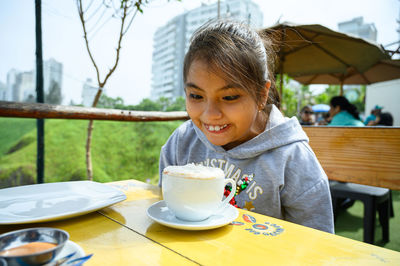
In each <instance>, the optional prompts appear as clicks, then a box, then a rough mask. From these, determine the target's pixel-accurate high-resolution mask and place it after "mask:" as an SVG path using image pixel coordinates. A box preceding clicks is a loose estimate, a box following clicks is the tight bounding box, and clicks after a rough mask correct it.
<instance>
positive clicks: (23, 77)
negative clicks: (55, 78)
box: [12, 71, 36, 102]
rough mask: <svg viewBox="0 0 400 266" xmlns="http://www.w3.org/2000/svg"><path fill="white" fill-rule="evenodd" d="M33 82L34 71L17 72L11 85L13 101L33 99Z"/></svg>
mask: <svg viewBox="0 0 400 266" xmlns="http://www.w3.org/2000/svg"><path fill="white" fill-rule="evenodd" d="M35 83H36V78H35V73H34V71H25V72H20V73H18V74H17V76H16V80H15V84H14V87H13V89H14V90H13V98H12V100H13V101H14V102H26V101H35V98H36V93H35Z"/></svg>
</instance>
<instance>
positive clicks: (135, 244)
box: [0, 180, 400, 266]
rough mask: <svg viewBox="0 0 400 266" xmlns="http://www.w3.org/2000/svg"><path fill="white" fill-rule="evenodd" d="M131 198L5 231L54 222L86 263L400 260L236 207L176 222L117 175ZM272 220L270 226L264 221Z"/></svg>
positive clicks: (146, 190)
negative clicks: (160, 217)
mask: <svg viewBox="0 0 400 266" xmlns="http://www.w3.org/2000/svg"><path fill="white" fill-rule="evenodd" d="M109 185H111V186H114V187H116V188H118V189H121V190H122V191H124V192H125V193H126V195H127V200H125V201H123V202H120V203H118V204H115V205H113V206H111V207H108V208H104V209H102V210H100V211H98V212H94V213H91V214H87V215H83V216H79V217H75V218H72V219H67V220H62V221H58V222H49V223H41V224H27V225H12V226H0V233H4V232H7V231H11V230H16V229H20V228H26V227H33V226H34V227H36V226H51V227H57V228H61V229H64V230H66V231H68V232H69V233H70V236H71V240H72V241H74V242H76V243H77V244H79V245H80V246H81V247H82V248H83V249H84V250H85V252H86V253H87V254H89V253H93V254H94V255H93V257H92V258H91V259H90V260H89V261H88V262H87V263H86V264H85V265H193V264H201V265H250V264H252V265H267V264H268V265H288V264H289V265H363V266H364V265H381V264H382V265H383V264H385V265H400V252H396V251H392V250H389V249H385V248H381V247H377V246H374V245H370V244H366V243H363V242H359V241H355V240H351V239H348V238H344V237H340V236H336V235H332V234H328V233H325V232H321V231H318V230H314V229H311V228H307V227H304V226H300V225H296V224H293V223H289V222H286V221H282V220H279V219H275V218H271V217H268V216H264V215H260V214H256V213H253V212H249V211H246V210H239V217H238V218H237V219H236V220H235V221H234V223H233V224H230V225H227V226H224V227H221V228H217V229H212V230H205V231H184V230H178V229H172V228H169V227H165V226H163V225H160V224H157V223H156V222H153V221H152V220H151V219H150V218H148V217H147V214H146V210H147V208H148V207H149V206H150V205H151V204H153V203H154V202H157V201H159V200H160V190H159V188H158V187H156V186H152V185H148V184H145V183H142V182H139V181H135V180H126V181H119V182H112V183H109ZM265 225H267V226H265Z"/></svg>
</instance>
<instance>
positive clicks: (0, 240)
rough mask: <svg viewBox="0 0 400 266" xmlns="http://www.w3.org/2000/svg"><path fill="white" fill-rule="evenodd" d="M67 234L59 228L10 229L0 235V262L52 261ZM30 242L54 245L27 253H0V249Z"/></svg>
mask: <svg viewBox="0 0 400 266" xmlns="http://www.w3.org/2000/svg"><path fill="white" fill-rule="evenodd" d="M68 239H69V234H68V233H67V232H65V231H64V230H61V229H56V228H49V227H38V228H28V229H22V230H17V231H12V232H9V233H5V234H2V235H0V262H1V261H5V262H6V263H7V264H6V265H8V266H11V265H41V264H44V263H48V262H50V261H52V260H53V259H54V258H55V257H56V256H57V255H58V254H59V253H60V251H61V250H62V249H63V247H64V245H65V243H66V242H67V241H68ZM32 242H47V243H52V244H55V245H56V246H55V247H52V248H49V249H46V250H43V251H39V252H35V253H30V254H28V255H14V256H10V255H1V252H2V251H5V250H8V249H11V248H14V247H18V246H22V245H24V244H28V243H32ZM0 265H1V264H0Z"/></svg>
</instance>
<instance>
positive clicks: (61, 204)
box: [0, 181, 126, 224]
mask: <svg viewBox="0 0 400 266" xmlns="http://www.w3.org/2000/svg"><path fill="white" fill-rule="evenodd" d="M125 199H126V195H125V194H124V193H123V192H122V191H120V190H118V189H116V188H114V187H112V186H109V185H106V184H102V183H97V182H93V181H70V182H57V183H44V184H35V185H28V186H19V187H12V188H5V189H0V224H25V223H36V222H47V221H54V220H60V219H65V218H70V217H74V216H78V215H82V214H86V213H89V212H93V211H96V210H99V209H102V208H104V207H107V206H110V205H112V204H115V203H117V202H120V201H123V200H125Z"/></svg>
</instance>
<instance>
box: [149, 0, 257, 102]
mask: <svg viewBox="0 0 400 266" xmlns="http://www.w3.org/2000/svg"><path fill="white" fill-rule="evenodd" d="M219 14H220V17H229V18H233V19H235V20H238V21H244V22H246V23H248V24H249V25H251V26H252V27H254V28H260V27H261V26H262V23H263V14H262V12H261V10H260V8H259V7H258V5H256V4H255V3H253V2H252V1H251V0H230V1H221V2H220V5H219ZM217 17H218V3H214V4H210V5H206V4H202V5H201V6H200V7H198V8H196V9H193V10H190V11H187V12H185V13H183V14H181V15H179V16H176V17H174V18H173V19H171V20H170V21H169V22H168V23H167V24H166V25H164V26H162V27H160V28H159V29H158V30H157V31H156V32H155V34H154V38H153V41H154V45H153V60H152V61H153V63H152V90H151V99H152V100H157V99H158V98H160V97H166V98H169V99H175V98H176V97H179V96H184V90H183V79H182V68H183V59H184V56H185V53H186V51H187V50H188V48H189V44H190V38H191V36H192V35H193V33H194V31H195V30H196V29H198V28H199V27H200V26H201V25H203V24H204V23H206V22H207V21H209V20H212V19H215V18H217Z"/></svg>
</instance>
